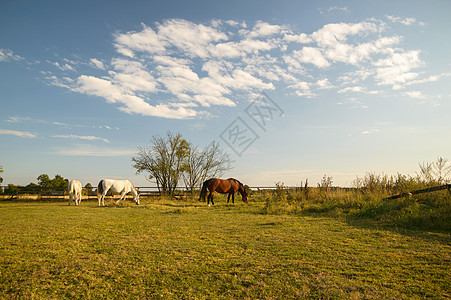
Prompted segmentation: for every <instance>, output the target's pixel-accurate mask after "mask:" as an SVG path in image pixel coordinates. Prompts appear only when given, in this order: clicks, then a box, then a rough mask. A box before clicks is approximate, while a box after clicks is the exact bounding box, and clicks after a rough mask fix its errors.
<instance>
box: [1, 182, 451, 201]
mask: <svg viewBox="0 0 451 300" xmlns="http://www.w3.org/2000/svg"><path fill="white" fill-rule="evenodd" d="M249 188H250V189H251V190H253V191H255V192H259V191H265V190H266V191H267V190H276V189H277V187H275V186H251V187H249ZM8 189H11V187H8V186H0V195H4V196H7V197H6V199H10V200H12V199H15V198H20V195H34V196H35V197H37V198H38V199H42V200H58V199H59V200H63V199H67V198H68V195H69V193H68V191H67V188H63V187H61V188H55V187H53V188H46V187H22V186H14V188H13V189H12V190H10V191H8ZM136 189H137V190H138V191H139V193H140V196H141V197H158V196H161V193H160V191H159V189H158V188H157V187H148V186H147V187H146V186H144V187H136ZM284 189H287V190H289V189H295V190H303V189H304V188H303V187H287V186H285V187H284ZM355 189H356V188H342V187H331V188H330V190H331V191H337V190H344V191H349V190H355ZM446 189H447V190H448V191H449V192H450V194H451V184H445V185H440V186H435V187H430V188H426V189H421V190H416V191H411V192H405V193H401V194H397V195H393V196H390V197H387V198H385V200H390V199H397V198H402V197H409V196H412V195H417V194H423V193H430V192H435V191H441V190H446ZM190 193H191V192H190V190H188V189H187V188H186V187H177V188H176V191H175V193H174V194H175V198H178V199H180V198H184V197H186V196H188V195H189V194H190ZM198 193H199V189H197V190H196V194H198ZM3 199H5V197H3ZM83 199H85V200H86V199H88V200H89V199H97V187H92V188H91V189H89V190H87V189H86V188H85V187H83Z"/></svg>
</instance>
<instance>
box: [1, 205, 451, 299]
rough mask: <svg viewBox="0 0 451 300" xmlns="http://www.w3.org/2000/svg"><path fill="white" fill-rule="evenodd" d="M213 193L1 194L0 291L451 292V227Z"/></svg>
mask: <svg viewBox="0 0 451 300" xmlns="http://www.w3.org/2000/svg"><path fill="white" fill-rule="evenodd" d="M216 199H217V201H215V202H216V206H215V207H207V206H206V203H201V202H194V201H193V202H181V201H170V200H152V201H150V200H145V199H144V200H142V201H141V205H140V206H137V205H135V204H134V203H133V202H131V201H130V200H128V201H127V202H126V203H125V204H124V205H118V206H116V205H114V203H113V202H112V201H109V200H108V199H107V201H106V206H105V207H98V203H97V201H89V202H86V201H82V203H81V205H80V206H78V207H75V206H73V205H71V206H68V205H67V202H37V201H28V202H26V201H16V202H13V201H0V214H1V216H2V217H1V218H0V226H1V229H2V234H1V235H0V298H2V299H5V298H6V299H8V298H27V299H49V298H51V299H61V298H71V299H74V298H75V299H80V298H82V299H98V298H102V299H114V298H151V299H157V298H158V299H174V298H182V299H238V298H239V299H257V298H259V299H292V298H312V299H318V298H346V299H362V298H391V299H393V298H396V299H415V298H416V299H419V298H427V297H430V298H434V299H446V298H449V297H451V283H450V282H451V280H450V279H451V265H450V260H451V237H450V234H449V232H443V231H441V232H440V231H435V232H428V231H418V230H410V229H400V228H398V229H396V228H394V227H386V226H385V227H380V226H377V225H376V224H370V223H365V222H348V221H346V219H340V218H333V217H327V216H321V215H316V216H315V215H302V214H283V213H282V214H267V213H264V212H265V205H266V204H265V203H264V201H262V202H256V201H255V200H252V199H250V201H249V204H245V203H243V202H241V200H240V201H235V204H234V205H232V204H229V205H227V204H225V201H226V200H225V198H224V197H222V198H221V197H217V198H216Z"/></svg>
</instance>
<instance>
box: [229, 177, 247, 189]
mask: <svg viewBox="0 0 451 300" xmlns="http://www.w3.org/2000/svg"><path fill="white" fill-rule="evenodd" d="M229 179H232V180H235V181H236V182H238V184H239V185H240V186H242V187H243V188H244V184H242V183H241V182H240V181H239V180H238V179H235V178H229Z"/></svg>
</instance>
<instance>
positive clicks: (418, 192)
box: [385, 184, 451, 200]
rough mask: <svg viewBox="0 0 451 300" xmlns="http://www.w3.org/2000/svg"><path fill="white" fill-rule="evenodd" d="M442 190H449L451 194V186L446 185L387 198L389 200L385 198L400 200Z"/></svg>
mask: <svg viewBox="0 0 451 300" xmlns="http://www.w3.org/2000/svg"><path fill="white" fill-rule="evenodd" d="M441 190H448V191H449V192H450V193H451V184H444V185H439V186H434V187H430V188H427V189H421V190H416V191H412V192H406V193H401V194H397V195H393V196H390V197H387V198H385V200H391V199H398V198H403V197H409V196H412V195H418V194H424V193H431V192H436V191H441Z"/></svg>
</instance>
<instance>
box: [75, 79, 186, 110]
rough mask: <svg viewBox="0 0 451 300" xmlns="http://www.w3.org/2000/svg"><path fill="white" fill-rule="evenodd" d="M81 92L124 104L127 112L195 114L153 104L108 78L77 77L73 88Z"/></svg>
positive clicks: (123, 108)
mask: <svg viewBox="0 0 451 300" xmlns="http://www.w3.org/2000/svg"><path fill="white" fill-rule="evenodd" d="M73 90H74V91H77V92H79V93H83V94H87V95H92V96H98V97H101V98H104V99H105V100H107V102H110V103H120V104H123V106H121V107H120V108H119V109H120V110H122V111H124V112H127V113H134V114H140V115H145V116H157V117H165V118H174V119H181V118H189V117H193V116H195V112H194V111H192V110H189V109H185V108H183V107H179V108H176V109H172V108H171V107H170V106H169V105H166V104H160V105H156V106H152V105H150V104H149V103H147V102H146V101H144V99H142V98H140V97H138V96H136V95H135V94H133V93H129V92H128V91H126V90H123V89H122V88H121V87H119V86H117V85H115V84H113V83H112V82H111V81H109V80H107V79H101V78H97V77H93V76H86V75H82V76H80V77H78V79H77V87H75V88H73Z"/></svg>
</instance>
